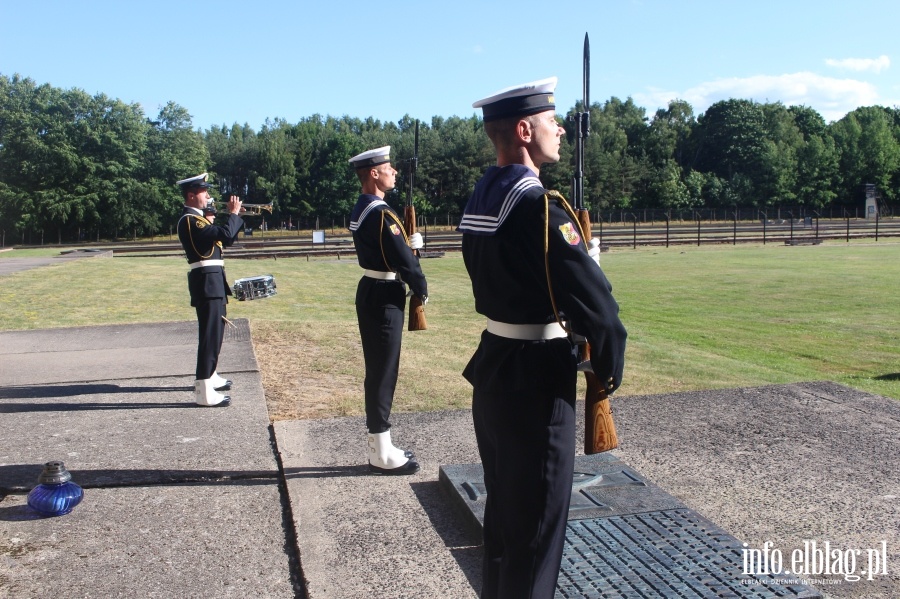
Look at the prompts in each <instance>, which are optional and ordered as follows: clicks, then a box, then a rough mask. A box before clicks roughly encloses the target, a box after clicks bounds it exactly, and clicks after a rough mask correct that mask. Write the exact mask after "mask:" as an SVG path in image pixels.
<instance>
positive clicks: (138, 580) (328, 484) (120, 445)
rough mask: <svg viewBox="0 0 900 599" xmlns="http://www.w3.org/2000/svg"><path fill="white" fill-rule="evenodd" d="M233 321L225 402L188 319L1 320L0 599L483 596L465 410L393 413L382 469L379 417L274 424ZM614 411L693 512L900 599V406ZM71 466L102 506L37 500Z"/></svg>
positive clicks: (880, 401) (621, 404)
mask: <svg viewBox="0 0 900 599" xmlns="http://www.w3.org/2000/svg"><path fill="white" fill-rule="evenodd" d="M237 324H238V329H228V336H227V338H226V341H225V346H224V349H223V352H222V360H221V364H220V372H221V373H223V374H227V375H228V377H229V378H231V379H232V380H234V381H235V383H236V389H235V392H234V396H235V401H234V405H233V406H232V407H230V408H227V409H203V408H197V407H194V406H193V405H192V404H191V397H190V388H191V383H192V379H193V376H192V370H193V362H194V351H195V345H194V344H195V335H196V329H195V324H194V323H192V322H181V323H164V324H154V325H132V326H101V327H83V328H70V329H54V330H42V331H23V332H0V413H2V415H0V496H3V497H2V498H0V597H16V598H18V597H38V596H44V595H50V594H54V595H58V594H64V595H66V596H69V597H185V596H190V597H247V596H257V597H303V596H304V593H305V592H307V593H308V596H309V597H310V598H311V599H331V598H347V597H351V598H352V597H366V598H369V597H410V598H412V597H428V598H433V597H440V598H444V597H453V598H456V597H459V598H465V597H476V596H477V593H476V590H475V589H477V588H479V587H480V579H479V576H480V574H479V565H480V559H481V550H480V547H479V540H478V539H477V538H473V537H472V536H471V534H470V533H467V532H466V531H465V528H464V526H463V525H462V521H461V519H460V516H459V515H458V514H457V513H456V512H455V511H454V508H453V506H452V505H451V504H450V503H449V502H448V501H447V498H446V497H445V495H444V492H443V490H442V488H441V487H440V485H439V484H438V482H437V477H438V467H439V466H440V465H442V464H453V463H472V462H477V453H476V450H475V443H474V438H473V435H472V429H471V419H470V418H471V415H470V413H469V412H468V411H466V410H461V411H451V412H437V413H423V414H398V415H395V417H394V437H395V439H396V440H397V441H398V442H400V443H402V444H403V445H405V446H408V447H409V448H411V449H414V450H415V451H416V454H417V455H418V456H419V460H420V463H421V464H422V470H421V471H420V472H419V473H418V474H417V475H415V476H412V477H397V478H392V477H373V476H369V475H368V474H367V471H366V468H365V467H364V464H365V457H364V456H365V427H364V424H363V419H362V418H338V419H327V420H314V421H289V422H280V423H276V424H275V425H274V426H271V427H270V425H269V422H268V419H267V415H266V411H265V400H264V396H263V390H262V387H261V384H260V378H259V373H258V370H257V366H256V360H255V356H254V354H253V347H252V344H251V342H250V339H249V327H248V326H247V322H246V321H242V320H239V321H238V322H237ZM614 409H615V413H616V417H617V422H618V427H619V437H620V441H621V444H622V447H621V448H620V449H619V450H616V452H615V453H616V455H617V457H619V458H621V459H622V460H624V461H625V462H626V463H628V464H630V465H631V466H632V467H634V468H635V469H637V470H638V471H639V472H641V473H642V474H643V475H645V476H646V477H648V478H649V479H650V480H653V481H655V482H656V483H657V484H658V485H660V486H661V487H662V488H664V489H665V490H666V491H668V492H669V493H671V494H673V495H675V496H676V497H677V498H679V499H680V500H682V501H683V502H684V503H685V504H687V505H688V506H689V507H691V508H693V509H695V510H697V511H698V512H700V513H701V514H703V515H704V516H707V517H708V518H710V519H711V520H712V521H713V522H715V523H716V524H718V525H720V526H722V527H723V528H725V529H726V530H728V531H729V532H731V533H732V534H734V535H735V536H737V537H738V538H740V539H743V540H745V541H746V542H747V543H748V544H749V546H750V547H753V548H759V547H762V546H763V543H765V542H766V541H770V542H771V543H772V545H770V547H772V548H775V549H778V550H779V551H781V552H782V553H783V554H785V555H786V556H788V555H790V552H791V551H792V550H794V549H795V548H798V547H799V548H802V547H803V542H804V541H816V542H817V543H818V545H819V546H822V545H823V544H824V543H825V542H826V541H828V542H829V543H830V546H831V547H832V548H839V549H841V550H842V551H847V550H853V549H861V550H862V552H863V553H862V556H861V557H860V560H863V559H864V558H865V554H866V549H869V548H879V547H881V543H882V541H884V543H885V546H886V547H887V553H888V572H889V574H888V575H887V576H879V577H877V579H876V580H875V581H872V582H868V581H860V582H847V581H842V582H841V584H839V585H827V586H823V585H816V587H817V588H819V589H820V590H822V591H823V592H825V593H826V595H827V596H830V597H859V598H866V599H868V598H876V597H900V526H898V522H900V504H898V497H900V470H898V468H897V464H898V459H900V441H898V439H900V434H898V433H900V403H898V402H896V401H893V400H888V399H885V398H881V397H877V396H872V395H868V394H865V393H861V392H858V391H854V390H851V389H847V388H845V387H841V386H838V385H835V384H832V383H827V382H821V383H804V384H797V385H784V386H773V387H760V388H754V389H731V390H721V391H715V392H702V393H682V394H675V395H670V396H643V397H621V398H616V399H615V400H614ZM54 459H61V460H63V461H64V462H65V463H66V466H67V467H68V468H69V469H70V470H71V471H72V473H73V476H74V477H75V481H76V482H78V483H79V484H81V485H82V486H84V487H85V489H86V491H85V499H84V501H83V503H82V504H81V505H79V506H78V507H77V508H76V509H75V510H74V511H73V512H72V513H71V514H69V515H67V516H63V517H59V518H50V519H44V518H37V517H35V516H34V514H33V513H32V512H31V511H30V510H29V509H28V508H27V507H26V505H25V492H26V491H27V489H28V488H30V487H31V486H32V485H33V484H34V483H35V482H36V479H37V476H38V474H39V473H40V470H41V464H43V463H44V462H46V461H49V460H54ZM279 462H280V463H279ZM4 495H5V496H4ZM295 532H296V539H295ZM298 556H299V564H298V563H297V557H298ZM861 567H863V564H862V563H860V564H859V566H858V568H861ZM301 578H302V580H303V581H304V583H305V587H306V589H307V590H306V591H304V589H303V586H304V584H301V583H294V582H293V581H294V580H295V579H301Z"/></svg>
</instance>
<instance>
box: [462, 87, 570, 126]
mask: <svg viewBox="0 0 900 599" xmlns="http://www.w3.org/2000/svg"><path fill="white" fill-rule="evenodd" d="M556 82H557V78H556V77H548V78H547V79H541V80H539V81H532V82H531V83H523V84H522V85H514V86H512V87H507V88H505V89H501V90H500V91H498V92H496V93H494V94H491V95H490V96H488V97H487V98H484V99H483V100H478V101H477V102H475V103H474V104H472V108H481V109H482V112H483V113H484V121H485V122H489V121H497V120H500V119H505V118H507V117H513V116H528V115H529V114H537V113H539V112H544V111H545V110H553V109H555V108H556V99H555V98H554V97H553V91H554V90H555V89H556Z"/></svg>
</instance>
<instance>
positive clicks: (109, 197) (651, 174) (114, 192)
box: [0, 75, 900, 244]
mask: <svg viewBox="0 0 900 599" xmlns="http://www.w3.org/2000/svg"><path fill="white" fill-rule="evenodd" d="M582 109H583V107H582V106H581V105H580V104H576V106H573V107H571V108H570V109H569V110H568V113H567V114H566V115H560V121H561V123H563V125H564V126H565V127H566V131H567V135H566V138H565V139H564V140H563V143H562V145H561V160H560V162H559V163H558V164H555V165H550V166H547V167H545V168H543V169H542V170H541V178H542V180H543V182H544V185H545V186H546V187H548V188H552V189H558V190H560V191H562V192H563V193H564V194H567V193H568V190H569V186H570V180H571V175H572V154H573V143H574V138H573V136H574V130H573V128H572V126H571V124H570V122H569V120H568V119H567V118H566V117H567V116H569V115H572V114H574V113H575V112H576V111H578V110H582ZM590 112H591V134H590V136H589V137H588V138H587V140H586V143H585V200H586V203H587V204H588V207H589V208H590V209H592V210H595V211H604V210H620V209H621V210H640V209H664V210H685V209H703V208H718V207H726V208H727V207H744V208H746V207H756V208H760V209H766V208H768V207H773V208H783V207H791V208H793V207H804V208H808V209H810V210H822V209H824V208H826V207H834V206H852V205H856V204H857V203H859V202H861V201H862V200H861V190H862V188H863V185H864V184H870V185H874V186H875V188H876V189H877V191H878V193H879V194H880V198H881V200H882V202H883V204H885V205H890V203H891V202H893V201H894V200H895V199H896V198H897V194H898V186H900V108H898V107H892V108H888V107H881V106H870V107H861V108H858V109H856V110H854V111H853V112H851V113H849V114H847V115H846V116H845V117H843V118H842V119H840V120H838V121H835V122H832V123H826V122H825V120H824V118H823V117H822V116H821V115H820V114H819V113H818V112H816V111H815V110H813V109H812V108H809V107H806V106H790V107H785V106H784V105H783V104H781V103H780V102H775V103H758V102H754V101H751V100H743V99H730V100H723V101H720V102H717V103H715V104H713V105H712V106H710V107H709V108H708V109H707V110H706V111H705V112H704V113H702V114H699V115H695V114H694V111H693V108H692V107H691V105H690V104H689V103H687V102H685V101H682V100H674V101H672V102H670V103H669V105H668V106H667V107H666V108H665V109H660V110H657V111H656V113H655V114H653V115H652V116H648V115H647V112H646V110H645V109H644V108H642V107H640V106H637V105H635V104H634V102H633V101H632V100H631V98H628V99H627V100H625V101H623V100H620V99H619V98H616V97H612V98H610V99H609V100H607V101H605V102H603V103H593V104H592V105H591V106H590ZM415 125H416V123H415V121H414V120H413V119H412V118H410V117H409V116H406V117H404V118H402V119H401V120H400V121H399V122H397V123H393V122H381V121H379V120H377V119H373V118H366V119H360V118H356V117H350V116H343V117H333V116H327V115H326V116H323V115H318V114H316V115H312V116H310V117H307V118H304V119H301V120H300V121H299V122H297V123H289V122H287V121H285V120H283V119H275V120H269V121H267V122H266V123H265V124H264V125H262V126H261V127H260V129H259V130H258V131H257V130H254V129H253V128H251V127H249V126H248V125H246V124H244V125H239V124H237V123H235V124H233V125H232V126H230V127H229V126H227V125H222V126H220V127H213V128H210V129H207V130H205V131H201V130H199V129H195V128H194V127H193V125H192V122H191V116H190V114H189V112H188V110H187V109H186V108H184V107H182V106H179V105H178V104H176V103H174V102H169V103H168V104H167V105H165V106H164V107H162V108H161V109H160V110H159V112H158V114H156V115H155V116H153V117H152V118H150V117H148V116H147V115H146V114H145V113H144V110H143V109H142V107H141V106H140V105H139V104H128V103H125V102H122V101H121V100H118V99H114V98H110V97H107V96H106V95H104V94H97V95H93V96H91V95H89V94H87V93H86V92H84V91H82V90H80V89H59V88H55V87H53V86H51V85H49V84H42V85H37V84H36V83H35V82H34V81H33V80H31V79H29V78H22V77H20V76H19V75H13V76H12V77H7V76H4V75H0V229H2V230H3V235H4V238H5V239H6V241H7V244H10V243H16V242H21V243H34V242H36V241H35V239H36V237H35V236H36V235H38V234H40V235H41V239H43V235H44V234H46V235H47V238H48V240H55V241H57V242H63V241H73V240H79V239H82V240H83V239H94V238H96V239H101V238H102V239H109V238H117V237H130V236H132V235H134V236H148V235H156V234H160V233H168V232H169V231H170V229H171V227H172V225H173V224H174V222H175V221H176V220H177V218H178V215H179V214H180V212H181V206H182V199H181V196H180V194H179V191H178V189H177V187H176V186H175V185H174V182H175V181H176V180H178V179H181V178H184V177H188V176H191V175H194V174H197V173H200V172H203V171H208V172H210V174H211V177H212V180H213V181H214V182H215V183H216V184H217V185H218V192H216V194H214V195H225V194H228V193H236V194H238V195H241V196H242V198H243V199H244V200H245V201H247V202H251V203H258V204H267V203H270V202H271V203H272V204H273V206H274V210H273V213H272V215H271V216H269V215H266V218H267V220H269V221H270V223H269V226H270V227H272V226H274V227H279V226H282V225H287V224H291V225H301V224H306V223H309V222H311V220H313V219H317V218H322V219H326V220H331V219H336V220H337V221H338V222H341V219H343V218H345V217H346V216H348V215H349V213H350V211H351V209H352V206H353V204H354V203H355V201H356V197H357V195H358V193H359V185H358V182H357V179H356V176H355V174H354V173H353V171H352V170H351V169H350V167H349V165H348V162H347V161H348V159H349V158H350V157H351V156H353V155H355V154H357V153H359V152H362V151H364V150H367V149H371V148H374V147H379V146H383V145H390V146H392V154H391V155H392V158H393V162H394V166H395V167H396V168H397V170H398V171H400V175H399V176H398V184H397V190H396V191H395V192H393V193H391V194H389V196H388V198H387V200H388V202H389V203H391V204H392V205H394V206H395V207H396V208H399V207H400V206H402V204H403V203H404V202H406V201H407V194H408V189H407V185H406V181H407V180H408V179H407V178H408V176H409V170H410V158H411V157H412V156H413V146H414V135H415ZM493 160H494V154H493V152H492V150H491V147H490V142H489V141H488V139H487V136H486V135H485V134H484V132H483V129H482V121H481V118H480V116H479V115H476V114H473V115H472V116H469V117H458V116H452V117H446V118H445V117H440V116H435V117H432V119H431V121H430V122H427V123H426V122H423V123H420V145H419V154H418V165H419V168H418V170H417V172H416V174H415V190H414V193H413V201H414V204H415V206H416V211H417V213H419V214H420V215H440V216H444V215H447V216H448V217H454V216H458V215H459V214H460V213H461V211H462V209H463V207H464V206H465V203H466V201H467V200H468V196H469V193H470V192H471V190H472V188H473V186H474V184H475V182H476V181H477V179H478V178H479V177H480V176H481V174H482V173H483V172H484V170H485V169H486V168H487V167H488V166H490V165H491V164H492V163H493Z"/></svg>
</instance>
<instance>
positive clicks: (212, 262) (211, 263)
mask: <svg viewBox="0 0 900 599" xmlns="http://www.w3.org/2000/svg"><path fill="white" fill-rule="evenodd" d="M189 266H190V267H191V270H194V269H195V268H203V267H204V266H225V261H224V260H201V261H200V262H191V263H190V264H189Z"/></svg>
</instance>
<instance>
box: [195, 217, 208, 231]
mask: <svg viewBox="0 0 900 599" xmlns="http://www.w3.org/2000/svg"><path fill="white" fill-rule="evenodd" d="M193 221H194V226H195V227H197V228H198V229H203V228H205V227H206V225H208V224H209V222H208V221H207V220H206V219H205V218H195V219H193Z"/></svg>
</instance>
